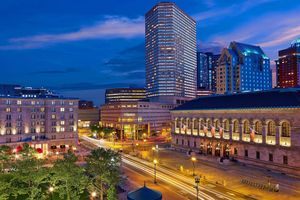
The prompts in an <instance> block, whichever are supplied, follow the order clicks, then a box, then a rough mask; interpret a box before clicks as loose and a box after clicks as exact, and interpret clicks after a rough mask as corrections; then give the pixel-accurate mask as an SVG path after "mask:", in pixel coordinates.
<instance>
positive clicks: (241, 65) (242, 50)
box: [216, 42, 272, 94]
mask: <svg viewBox="0 0 300 200" xmlns="http://www.w3.org/2000/svg"><path fill="white" fill-rule="evenodd" d="M219 62H220V63H219V66H218V67H217V70H216V72H217V93H218V94H224V93H234V92H243V91H259V90H269V89H271V88H272V74H271V69H270V59H269V58H268V57H267V56H266V55H265V53H264V52H263V50H262V49H261V48H260V47H259V46H253V45H249V44H242V43H238V42H231V43H230V45H229V48H225V49H223V51H222V54H221V57H220V59H219Z"/></svg>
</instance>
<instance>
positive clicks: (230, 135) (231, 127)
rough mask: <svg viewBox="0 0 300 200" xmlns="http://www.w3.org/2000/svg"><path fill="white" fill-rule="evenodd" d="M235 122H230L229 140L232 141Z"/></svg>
mask: <svg viewBox="0 0 300 200" xmlns="http://www.w3.org/2000/svg"><path fill="white" fill-rule="evenodd" d="M232 132H233V123H230V124H229V141H230V142H231V141H232Z"/></svg>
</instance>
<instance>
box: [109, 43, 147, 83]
mask: <svg viewBox="0 0 300 200" xmlns="http://www.w3.org/2000/svg"><path fill="white" fill-rule="evenodd" d="M104 66H105V72H106V73H108V74H112V75H115V76H120V75H121V76H130V75H132V77H134V76H133V75H134V74H136V73H139V74H140V75H141V73H144V72H145V44H144V43H141V44H139V45H136V46H133V47H129V48H127V49H124V50H122V51H120V52H119V53H118V54H117V55H116V56H114V57H113V58H111V59H109V60H108V61H106V62H105V63H104Z"/></svg>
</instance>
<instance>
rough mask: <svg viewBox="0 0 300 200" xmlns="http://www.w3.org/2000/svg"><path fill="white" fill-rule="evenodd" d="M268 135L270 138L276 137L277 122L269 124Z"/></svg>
mask: <svg viewBox="0 0 300 200" xmlns="http://www.w3.org/2000/svg"><path fill="white" fill-rule="evenodd" d="M267 134H268V136H275V135H276V128H275V122H274V121H270V122H268V127H267Z"/></svg>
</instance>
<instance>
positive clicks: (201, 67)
mask: <svg viewBox="0 0 300 200" xmlns="http://www.w3.org/2000/svg"><path fill="white" fill-rule="evenodd" d="M220 56H221V55H220V54H213V53H212V52H206V53H202V52H197V89H198V90H199V89H201V90H202V89H203V90H209V91H211V92H212V93H214V92H215V91H216V68H217V66H218V64H219V62H218V60H219V58H220Z"/></svg>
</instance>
